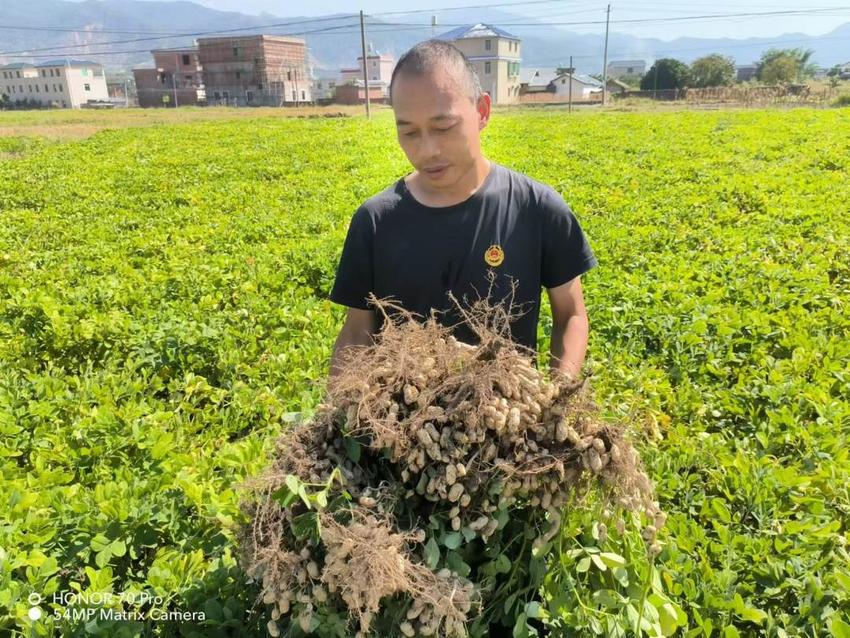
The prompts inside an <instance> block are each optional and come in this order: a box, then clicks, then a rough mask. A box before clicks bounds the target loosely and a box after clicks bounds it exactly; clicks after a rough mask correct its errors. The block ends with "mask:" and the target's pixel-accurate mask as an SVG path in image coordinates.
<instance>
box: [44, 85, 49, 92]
mask: <svg viewBox="0 0 850 638" xmlns="http://www.w3.org/2000/svg"><path fill="white" fill-rule="evenodd" d="M49 91H50V89H49V88H47V85H46V84H45V85H44V92H45V93H48V92H49Z"/></svg>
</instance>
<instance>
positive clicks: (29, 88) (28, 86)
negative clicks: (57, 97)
mask: <svg viewBox="0 0 850 638" xmlns="http://www.w3.org/2000/svg"><path fill="white" fill-rule="evenodd" d="M27 91H29V92H30V93H32V84H27Z"/></svg>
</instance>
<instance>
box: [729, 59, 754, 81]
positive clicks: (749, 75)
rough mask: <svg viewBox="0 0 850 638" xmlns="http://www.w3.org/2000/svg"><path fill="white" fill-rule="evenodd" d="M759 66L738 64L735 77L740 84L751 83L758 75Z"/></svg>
mask: <svg viewBox="0 0 850 638" xmlns="http://www.w3.org/2000/svg"><path fill="white" fill-rule="evenodd" d="M758 68H759V67H758V64H755V63H753V64H738V65H736V66H735V77H736V79H737V80H738V82H749V81H750V80H752V79H753V78H755V77H756V74H757V73H758Z"/></svg>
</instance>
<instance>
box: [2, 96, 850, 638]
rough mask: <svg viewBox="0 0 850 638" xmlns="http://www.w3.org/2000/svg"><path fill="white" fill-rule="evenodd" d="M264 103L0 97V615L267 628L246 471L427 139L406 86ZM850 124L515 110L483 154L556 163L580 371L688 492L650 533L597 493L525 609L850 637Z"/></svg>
mask: <svg viewBox="0 0 850 638" xmlns="http://www.w3.org/2000/svg"><path fill="white" fill-rule="evenodd" d="M261 115H262V116H261V117H249V116H246V115H245V111H244V110H243V111H240V115H239V117H238V118H237V117H236V116H234V117H233V118H228V117H222V116H220V115H217V116H216V117H215V118H211V117H198V118H197V119H193V118H192V117H191V114H190V115H187V116H185V117H181V118H180V119H179V120H176V119H173V120H171V121H157V122H154V123H152V124H151V125H149V126H135V125H132V124H131V125H129V126H127V125H122V126H120V127H116V128H112V127H109V126H107V127H106V128H103V129H102V130H96V129H97V128H98V127H97V126H96V121H95V120H96V118H95V116H92V115H89V114H87V115H86V126H92V127H93V129H92V130H96V132H94V133H93V134H91V135H90V136H88V137H81V138H78V137H75V136H72V137H71V138H68V139H57V138H52V137H51V136H49V135H47V136H43V135H38V136H32V135H27V134H26V130H27V126H26V124H27V122H26V118H27V115H22V114H0V127H2V126H3V125H4V119H5V118H12V117H14V121H12V120H10V122H9V124H11V125H14V127H15V133H14V134H13V135H7V136H5V137H0V635H12V636H27V637H29V636H54V635H55V636H60V635H61V636H109V637H110V638H123V637H130V636H186V637H191V636H264V635H266V623H267V621H268V620H269V619H268V618H267V617H266V610H265V608H264V606H263V605H262V603H261V602H259V601H258V600H257V595H258V591H259V590H258V588H257V584H256V583H253V582H246V577H245V575H244V574H243V573H242V571H241V570H240V568H239V566H238V564H237V561H236V557H235V556H236V549H235V539H236V537H235V530H236V528H237V526H238V524H239V522H240V516H241V514H240V509H239V501H240V494H239V492H238V490H237V486H238V485H239V484H240V482H241V481H242V480H243V479H245V478H246V477H248V476H252V475H255V474H257V473H259V472H260V471H262V469H263V468H264V467H265V466H266V464H267V462H268V455H269V453H270V452H271V449H272V447H273V443H274V441H275V439H276V438H277V436H278V435H279V434H280V433H281V432H282V431H283V430H284V429H285V428H287V427H289V426H290V424H291V423H292V422H293V421H296V420H298V419H300V418H302V417H303V414H309V413H310V412H311V411H312V410H313V409H314V408H315V406H316V404H317V403H318V402H319V401H320V399H321V397H322V383H323V379H324V377H325V375H326V373H327V368H328V362H329V359H330V355H331V349H332V346H333V341H334V339H335V337H336V334H337V331H338V329H339V327H340V325H341V322H342V318H343V313H344V311H343V309H342V308H340V307H337V306H334V305H333V304H331V303H330V302H329V301H328V300H327V296H328V293H329V291H330V287H331V285H332V283H333V278H334V274H335V269H336V264H337V260H338V258H339V255H340V252H341V250H342V242H343V239H344V237H345V232H346V229H347V225H348V221H349V219H350V218H351V215H352V214H353V212H354V211H355V209H356V208H357V206H358V205H359V204H360V202H361V201H362V200H364V199H365V198H367V197H369V196H370V195H372V194H373V193H375V192H377V191H379V190H381V189H383V188H384V187H386V186H387V185H389V184H390V183H391V182H392V181H393V180H396V179H398V178H399V177H401V176H402V175H404V174H405V173H407V172H408V171H409V170H410V167H409V165H408V163H407V161H406V158H405V157H404V155H403V154H402V152H401V150H400V149H399V148H398V144H397V142H396V140H395V127H394V123H393V119H392V117H391V114H390V113H389V112H387V111H386V110H380V111H378V112H377V114H376V115H375V116H374V117H373V119H372V121H367V120H366V119H365V118H363V117H360V116H356V117H340V118H281V117H271V116H267V114H266V113H262V114H261ZM32 117H33V118H35V117H42V116H36V115H35V114H33V115H32ZM104 117H107V116H106V115H104ZM108 117H113V116H108ZM134 117H135V116H134ZM848 131H850V110H848V109H831V110H830V109H823V110H810V109H796V110H787V111H779V110H773V111H768V110H764V111H712V112H667V113H662V112H653V113H640V112H635V113H616V112H601V113H586V112H579V113H573V114H571V115H568V114H567V113H565V112H563V111H551V112H547V111H545V110H535V109H529V110H526V111H523V110H505V111H496V112H495V113H494V116H493V119H492V120H491V122H490V124H489V125H488V127H487V128H486V129H485V130H484V132H483V144H484V149H485V153H486V154H487V156H488V157H489V158H491V159H493V160H495V161H497V162H500V163H502V164H504V165H506V166H509V167H511V168H514V169H516V170H519V171H521V172H524V173H526V174H528V175H530V176H532V177H534V178H536V179H538V180H541V181H543V182H546V183H548V184H551V185H552V186H553V187H554V188H556V190H558V191H559V192H560V193H561V194H562V195H563V196H564V198H565V200H566V201H567V202H568V203H569V204H570V205H571V206H572V208H573V210H574V211H575V213H576V216H577V217H578V219H579V220H580V222H581V225H582V228H583V230H584V231H585V233H586V235H587V237H588V240H589V242H590V244H591V246H592V248H593V250H594V252H595V253H596V256H597V258H598V259H599V267H598V268H595V269H593V270H592V271H590V272H589V273H587V274H586V275H585V276H584V277H583V279H582V283H583V287H584V294H585V300H586V303H587V307H588V316H589V320H590V341H589V348H588V359H587V369H588V370H589V371H592V373H593V376H592V383H593V386H594V388H595V391H596V394H597V398H598V400H599V402H600V404H601V405H602V407H603V409H604V411H605V413H606V414H607V415H608V417H610V418H611V419H612V420H620V421H625V422H628V423H631V424H632V426H633V441H634V443H635V445H636V447H637V448H638V449H639V450H640V453H641V455H642V457H643V458H644V461H645V463H646V467H647V470H648V472H649V475H650V477H651V478H652V480H653V481H654V483H655V486H656V490H657V497H658V500H659V503H660V505H661V508H662V510H663V511H664V512H666V514H667V523H666V526H665V527H664V528H663V529H662V530H661V531H660V533H659V536H658V542H659V544H660V545H661V547H662V551H661V553H660V554H659V555H658V556H657V557H655V558H654V560H650V559H649V558H648V557H647V556H645V555H642V554H641V553H640V552H639V551H637V550H638V549H640V546H641V543H640V537H639V536H630V535H628V534H627V535H625V536H617V535H616V534H612V535H607V538H606V537H605V535H601V534H600V533H599V528H598V525H596V524H595V520H594V517H593V515H592V513H590V512H583V513H579V512H577V513H575V515H574V516H572V518H571V519H570V525H568V526H566V529H567V530H568V531H567V533H565V535H564V537H563V538H562V539H560V546H561V548H562V549H561V551H560V563H559V564H558V565H550V566H548V569H549V572H548V574H549V576H548V577H547V583H546V586H545V589H544V592H543V593H544V600H545V608H546V609H547V610H549V611H548V612H544V611H542V610H541V609H540V605H537V604H536V603H531V604H529V605H526V607H525V608H524V609H525V611H524V613H525V614H527V615H528V616H529V617H533V616H535V615H537V614H541V613H553V614H556V615H557V618H558V622H557V625H558V626H559V627H560V628H561V635H564V636H594V635H598V636H631V635H635V632H634V631H633V630H631V629H629V628H630V627H634V626H639V627H640V629H639V631H640V633H641V635H643V636H660V635H678V636H690V637H705V638H709V637H721V638H735V637H737V636H769V637H777V638H781V637H811V638H815V637H821V636H833V637H835V638H847V637H850V546H849V545H850V542H849V541H850V450H849V449H848V447H849V446H850V440H848V439H850V307H848V306H850V257H848V255H850V134H848ZM60 137H61V136H60ZM544 299H545V295H544ZM550 328H551V318H550V315H549V313H548V309H544V312H543V313H542V318H541V323H540V327H539V333H538V335H539V346H540V349H541V352H544V353H545V352H546V351H547V350H548V335H549V331H550ZM544 361H545V355H544ZM438 550H439V548H438ZM529 600H530V597H529ZM105 609H110V610H111V612H112V613H109V614H105V613H101V612H102V611H103V610H105ZM34 610H35V611H34ZM335 632H336V633H335ZM533 632H534V630H533V628H532V627H531V626H530V625H529V626H526V625H524V624H518V625H517V628H516V629H515V631H514V635H515V636H517V638H519V637H520V636H526V635H532V634H533ZM292 635H293V636H296V635H303V634H296V633H293V634H292ZM314 635H319V636H338V635H341V634H340V633H338V629H334V628H332V627H324V628H322V627H320V628H318V629H316V631H315V632H314Z"/></svg>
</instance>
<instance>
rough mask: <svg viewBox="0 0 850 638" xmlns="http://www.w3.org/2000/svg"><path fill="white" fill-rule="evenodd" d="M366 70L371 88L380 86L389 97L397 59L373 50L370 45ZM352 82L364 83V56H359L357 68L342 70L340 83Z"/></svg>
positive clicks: (340, 71)
mask: <svg viewBox="0 0 850 638" xmlns="http://www.w3.org/2000/svg"><path fill="white" fill-rule="evenodd" d="M366 65H367V66H366V70H367V71H368V73H369V86H380V87H381V92H382V93H383V94H384V96H387V95H389V86H390V80H391V79H392V76H393V68H394V67H395V58H394V57H393V56H391V55H387V54H386V53H380V52H378V51H373V50H372V45H371V44H370V45H369V52H368V53H367V54H366ZM351 82H355V83H357V82H360V85H361V86H362V82H363V56H362V55H359V56H357V66H355V67H351V68H347V69H340V70H339V83H340V84H349V83H351Z"/></svg>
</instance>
